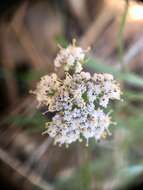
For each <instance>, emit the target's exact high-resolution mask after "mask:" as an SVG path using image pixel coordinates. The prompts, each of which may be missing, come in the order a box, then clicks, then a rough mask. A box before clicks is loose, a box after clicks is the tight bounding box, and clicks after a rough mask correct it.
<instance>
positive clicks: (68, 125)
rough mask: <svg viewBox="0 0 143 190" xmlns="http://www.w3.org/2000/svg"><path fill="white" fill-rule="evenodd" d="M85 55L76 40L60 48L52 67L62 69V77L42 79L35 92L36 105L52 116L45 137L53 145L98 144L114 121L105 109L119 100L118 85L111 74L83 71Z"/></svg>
mask: <svg viewBox="0 0 143 190" xmlns="http://www.w3.org/2000/svg"><path fill="white" fill-rule="evenodd" d="M86 52H87V50H83V49H82V48H81V47H78V46H76V45H75V41H74V42H73V44H71V45H69V46H68V47H67V48H65V49H64V48H61V49H60V51H59V54H58V55H57V57H56V58H55V60H54V65H55V67H56V68H59V67H63V69H64V78H63V79H60V78H59V77H58V76H57V74H56V73H52V74H50V75H46V76H43V77H42V78H41V80H40V82H39V83H38V84H37V88H36V90H35V91H34V93H35V95H36V99H37V101H38V103H39V104H38V105H39V106H40V107H45V109H46V111H45V112H44V114H48V115H50V116H51V117H48V121H47V123H46V130H45V132H44V134H48V135H49V136H50V137H52V138H53V139H54V143H55V144H57V143H58V144H59V145H62V144H65V145H67V146H68V145H69V144H71V143H72V142H75V141H77V140H79V141H81V140H82V139H83V138H85V139H86V142H87V143H86V145H88V140H89V139H90V138H94V139H95V140H96V141H98V140H100V139H101V138H103V137H105V136H106V135H107V134H108V135H110V131H109V126H110V124H112V123H113V122H112V121H111V117H110V112H108V111H107V109H108V105H109V104H110V102H111V101H112V100H120V95H121V91H120V86H119V83H117V81H115V80H114V78H113V76H112V75H111V74H107V73H104V74H97V73H94V74H93V75H91V74H90V73H89V72H83V71H82V69H83V67H82V65H83V63H84V62H85V59H86ZM71 71H72V72H71ZM71 73H72V74H71Z"/></svg>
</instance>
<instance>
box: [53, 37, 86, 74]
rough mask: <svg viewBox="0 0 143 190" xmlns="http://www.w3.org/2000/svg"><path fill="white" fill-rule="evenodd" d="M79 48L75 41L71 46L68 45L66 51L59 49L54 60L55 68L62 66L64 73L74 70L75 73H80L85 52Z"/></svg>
mask: <svg viewBox="0 0 143 190" xmlns="http://www.w3.org/2000/svg"><path fill="white" fill-rule="evenodd" d="M86 51H88V49H87V50H83V49H82V48H81V47H77V46H76V45H75V40H73V44H72V45H69V46H68V47H67V48H66V49H64V48H61V47H60V52H59V54H58V55H57V57H56V58H55V61H54V65H55V67H56V68H59V67H61V66H64V70H65V71H70V70H74V72H75V73H79V72H81V70H82V69H83V68H82V64H83V63H84V60H85V52H86Z"/></svg>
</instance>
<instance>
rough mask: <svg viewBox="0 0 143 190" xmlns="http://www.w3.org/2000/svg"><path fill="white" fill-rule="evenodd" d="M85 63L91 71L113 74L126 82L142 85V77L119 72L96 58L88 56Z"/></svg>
mask: <svg viewBox="0 0 143 190" xmlns="http://www.w3.org/2000/svg"><path fill="white" fill-rule="evenodd" d="M86 63H87V67H89V68H90V69H92V70H93V71H96V72H101V73H110V74H112V75H114V76H115V77H116V78H117V79H119V80H121V81H124V82H127V83H128V84H131V85H135V86H138V87H143V78H142V77H140V76H138V75H136V74H134V73H131V72H121V71H119V70H118V69H117V68H115V67H113V66H110V65H105V64H103V63H102V62H101V61H100V60H98V59H92V58H89V59H88V60H87V62H86Z"/></svg>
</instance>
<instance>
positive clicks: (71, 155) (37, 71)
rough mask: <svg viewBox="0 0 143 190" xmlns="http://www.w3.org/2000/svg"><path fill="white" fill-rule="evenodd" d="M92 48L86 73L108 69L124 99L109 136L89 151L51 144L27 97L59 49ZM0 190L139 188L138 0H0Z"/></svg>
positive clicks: (141, 55)
mask: <svg viewBox="0 0 143 190" xmlns="http://www.w3.org/2000/svg"><path fill="white" fill-rule="evenodd" d="M73 38H76V39H77V42H78V44H79V45H81V46H82V47H83V48H87V47H88V46H91V48H92V49H91V52H90V54H89V59H88V62H87V65H85V70H88V71H90V72H91V73H92V72H109V73H111V74H113V75H114V76H115V77H116V79H117V80H118V81H120V83H121V86H122V91H123V101H122V102H120V103H118V104H113V105H112V106H113V110H114V112H113V113H112V116H113V120H114V121H116V122H117V125H116V126H113V127H112V126H111V128H112V129H111V131H112V136H111V137H108V138H107V139H105V140H103V141H101V142H99V143H96V142H95V141H94V140H93V141H92V140H91V141H90V144H89V147H88V148H87V147H85V142H83V143H78V142H77V143H73V144H72V145H71V146H70V147H69V148H68V149H66V148H65V147H61V148H59V147H57V146H53V144H52V140H51V139H50V138H48V137H47V136H42V135H41V133H42V132H43V129H44V123H45V118H44V117H43V116H42V114H41V113H40V111H38V110H37V108H36V101H35V98H34V97H33V96H32V95H31V94H29V91H30V90H31V89H35V86H36V83H37V81H38V80H39V79H40V77H41V76H42V75H44V74H47V73H50V72H52V71H53V60H54V57H55V56H56V53H57V51H58V48H57V44H60V45H62V46H63V47H66V46H67V44H68V43H70V42H71V40H72V39H73ZM0 189H2V190H19V189H20V190H37V189H39V190H116V189H117V190H122V189H129V190H133V189H143V2H142V1H141V0H138V1H133V0H47V1H46V0H31V1H26V0H25V1H22V0H21V1H20V0H19V1H18V0H17V1H16V0H14V1H12V0H11V1H10V0H6V1H1V2H0Z"/></svg>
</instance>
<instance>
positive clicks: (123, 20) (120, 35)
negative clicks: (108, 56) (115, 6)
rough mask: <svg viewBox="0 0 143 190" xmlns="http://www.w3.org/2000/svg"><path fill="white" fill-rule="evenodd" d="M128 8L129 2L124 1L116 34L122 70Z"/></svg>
mask: <svg viewBox="0 0 143 190" xmlns="http://www.w3.org/2000/svg"><path fill="white" fill-rule="evenodd" d="M128 7H129V2H128V0H125V8H124V12H123V15H122V18H121V22H120V28H119V32H118V59H119V62H120V64H121V66H122V70H124V60H123V54H124V38H123V33H124V28H125V24H126V18H127V14H128Z"/></svg>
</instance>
